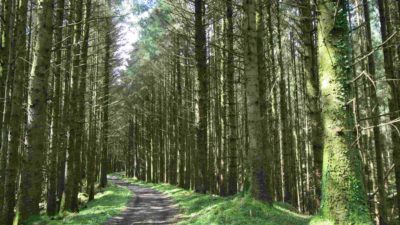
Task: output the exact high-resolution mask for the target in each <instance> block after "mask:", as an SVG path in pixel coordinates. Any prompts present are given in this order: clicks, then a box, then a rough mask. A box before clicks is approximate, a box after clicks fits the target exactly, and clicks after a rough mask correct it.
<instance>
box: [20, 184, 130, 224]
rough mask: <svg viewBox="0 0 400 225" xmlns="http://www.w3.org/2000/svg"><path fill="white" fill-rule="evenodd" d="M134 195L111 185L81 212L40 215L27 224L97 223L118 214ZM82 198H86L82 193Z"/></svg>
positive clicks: (125, 189)
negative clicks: (50, 215)
mask: <svg viewBox="0 0 400 225" xmlns="http://www.w3.org/2000/svg"><path fill="white" fill-rule="evenodd" d="M131 197H132V193H131V192H130V191H129V190H128V189H127V188H125V187H119V186H115V185H110V186H108V187H107V188H105V189H104V191H103V192H101V193H98V194H96V196H95V200H94V201H91V202H89V203H87V205H85V207H84V208H82V209H81V211H80V212H79V213H69V212H65V213H64V214H60V215H58V216H55V217H48V216H45V215H43V216H40V217H36V218H31V219H29V220H28V221H27V222H26V223H25V224H27V225H45V224H46V225H61V224H71V225H83V224H84V225H97V224H102V223H104V222H105V221H107V220H108V219H109V218H110V217H112V216H114V215H118V214H119V213H120V212H121V211H122V210H123V209H124V208H125V206H126V204H127V203H128V200H129V199H130V198H131ZM82 198H85V197H84V196H83V195H82Z"/></svg>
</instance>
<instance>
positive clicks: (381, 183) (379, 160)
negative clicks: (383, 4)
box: [363, 0, 387, 224]
mask: <svg viewBox="0 0 400 225" xmlns="http://www.w3.org/2000/svg"><path fill="white" fill-rule="evenodd" d="M363 6H364V7H363V8H364V19H365V35H366V47H367V48H366V50H367V53H369V52H372V51H373V46H372V31H371V22H370V16H369V3H368V0H363ZM368 73H369V74H370V75H369V76H371V78H372V79H374V80H376V78H377V77H376V67H375V59H374V54H370V55H369V56H368ZM369 86H370V100H371V104H372V115H371V116H372V118H373V119H372V123H373V126H374V128H373V132H374V142H375V145H374V149H375V157H376V158H375V160H376V172H377V182H378V201H379V215H380V218H379V224H386V222H385V221H387V212H386V193H385V180H384V179H385V178H384V176H385V174H384V165H383V153H382V152H383V151H384V150H385V146H384V143H383V141H382V139H381V132H380V128H379V123H380V120H379V114H380V113H379V105H378V102H379V101H378V97H377V94H376V92H377V90H376V89H377V88H378V87H377V86H376V85H375V84H372V85H369Z"/></svg>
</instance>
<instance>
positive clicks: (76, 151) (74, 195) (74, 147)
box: [65, 0, 83, 212]
mask: <svg viewBox="0 0 400 225" xmlns="http://www.w3.org/2000/svg"><path fill="white" fill-rule="evenodd" d="M74 4H75V5H74V6H75V8H74V11H73V13H74V14H75V16H74V34H73V37H74V41H73V46H72V51H73V56H72V57H73V58H72V70H71V71H72V73H71V77H72V93H71V101H70V110H71V114H70V116H71V117H70V119H71V130H70V137H71V139H70V148H69V149H68V150H69V152H68V157H71V159H70V160H71V164H68V174H67V187H66V188H67V189H69V190H67V192H69V193H70V195H69V196H67V198H66V201H65V207H66V208H65V209H68V210H71V211H72V212H77V211H78V207H79V205H78V204H79V203H78V192H79V184H80V181H81V177H80V164H81V159H80V151H81V146H79V139H80V138H81V135H82V133H81V129H80V127H79V115H78V114H79V112H78V110H79V107H78V104H79V97H80V96H79V86H78V85H79V79H80V76H82V73H81V65H80V64H81V47H82V44H81V38H82V20H83V0H75V3H74ZM70 166H71V167H72V168H70Z"/></svg>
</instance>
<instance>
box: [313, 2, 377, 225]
mask: <svg viewBox="0 0 400 225" xmlns="http://www.w3.org/2000/svg"><path fill="white" fill-rule="evenodd" d="M318 10H319V13H320V14H319V22H320V29H319V30H318V34H319V37H318V43H319V52H318V53H319V63H320V65H319V73H320V74H321V91H322V102H323V104H324V107H323V111H322V113H323V117H324V126H325V144H324V159H323V181H322V182H323V184H322V196H323V198H322V209H321V213H322V216H323V217H324V218H325V219H327V220H330V221H332V222H334V223H337V224H372V221H371V220H370V216H369V211H368V206H367V199H366V193H365V190H364V187H363V182H362V167H361V159H360V156H359V154H358V151H357V150H356V149H354V147H353V146H354V145H353V143H354V140H355V139H354V134H353V128H354V117H353V115H352V107H351V104H352V103H351V101H350V100H351V99H352V97H353V96H352V88H351V82H350V79H351V65H350V63H351V59H350V57H351V45H350V40H349V28H348V21H347V1H346V0H340V1H336V0H330V1H324V0H319V1H318Z"/></svg>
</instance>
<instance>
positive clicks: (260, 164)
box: [243, 0, 272, 203]
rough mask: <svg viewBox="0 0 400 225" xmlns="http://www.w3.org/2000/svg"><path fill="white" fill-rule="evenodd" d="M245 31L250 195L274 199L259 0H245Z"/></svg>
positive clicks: (267, 199) (265, 199) (269, 200)
mask: <svg viewBox="0 0 400 225" xmlns="http://www.w3.org/2000/svg"><path fill="white" fill-rule="evenodd" d="M243 3H244V8H245V21H244V33H245V35H246V43H247V44H246V46H245V79H246V94H247V110H248V112H247V113H248V118H247V121H248V129H249V156H248V157H249V166H250V183H251V189H250V192H251V195H252V196H253V197H254V198H256V199H258V200H261V201H265V202H268V203H270V202H272V197H271V193H268V192H267V183H266V179H265V178H266V173H267V172H266V170H265V169H266V168H265V162H266V158H265V150H264V149H263V140H262V138H263V137H262V131H261V130H262V126H261V122H262V117H261V112H260V102H261V101H262V100H263V99H261V98H260V93H259V92H260V87H259V85H260V83H259V74H258V52H257V50H258V49H257V21H256V1H255V0H245V1H244V2H243Z"/></svg>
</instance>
